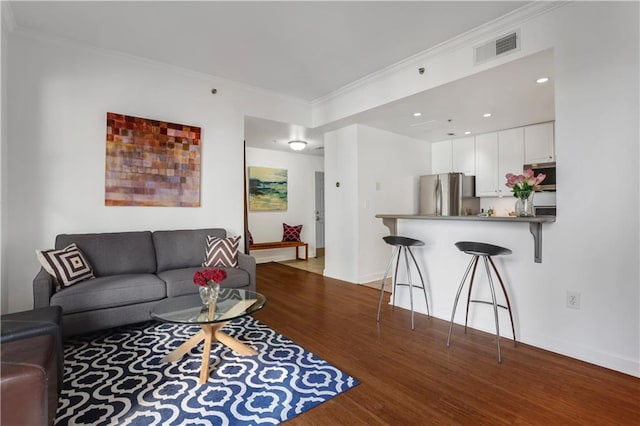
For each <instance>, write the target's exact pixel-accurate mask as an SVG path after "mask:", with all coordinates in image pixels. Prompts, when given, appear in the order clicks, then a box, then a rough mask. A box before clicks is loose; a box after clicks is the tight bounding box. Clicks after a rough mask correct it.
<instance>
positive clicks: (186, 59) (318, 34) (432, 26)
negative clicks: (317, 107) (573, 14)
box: [9, 1, 528, 101]
mask: <svg viewBox="0 0 640 426" xmlns="http://www.w3.org/2000/svg"><path fill="white" fill-rule="evenodd" d="M526 3H528V2H517V1H491V2H485V1H481V2H480V1H468V2H455V1H454V2H446V1H439V2H438V1H433V2H430V1H427V2H424V1H409V2H398V1H386V2H384V1H381V2H369V1H352V2H342V1H333V2H311V1H284V2H270V1H257V2H216V1H195V2H187V1H172V2H170V1H133V2H132V1H105V2H95V1H68V2H57V1H44V2H35V1H33V2H32V1H11V2H9V4H10V6H11V9H12V11H13V15H14V18H15V25H16V26H17V27H19V28H25V29H30V30H34V31H38V32H41V33H44V34H52V35H55V36H58V37H63V38H66V39H71V40H75V41H79V42H82V43H87V44H90V45H94V46H99V47H101V48H105V49H110V50H115V51H120V52H126V53H128V54H131V55H136V56H140V57H145V58H149V59H154V60H157V61H161V62H165V63H169V64H173V65H177V66H180V67H185V68H189V69H192V70H196V71H200V72H203V73H207V74H212V75H216V76H220V77H225V78H228V79H230V80H234V81H239V82H242V83H246V84H249V85H253V86H256V87H261V88H264V89H268V90H272V91H275V92H277V93H281V94H286V95H289V96H292V97H295V98H299V99H304V100H307V101H311V100H313V99H317V98H319V97H322V96H324V95H326V94H328V93H331V92H333V91H335V90H337V89H339V88H340V87H342V86H344V85H346V84H348V83H351V82H353V81H355V80H358V79H360V78H362V77H364V76H366V75H368V74H371V73H373V72H375V71H378V70H380V69H381V68H384V67H386V66H389V65H392V64H394V63H396V62H398V61H400V60H402V59H405V58H407V57H409V56H411V55H414V54H417V53H419V52H421V51H423V50H426V49H429V48H431V47H433V46H435V45H437V44H439V43H442V42H444V41H446V40H449V39H451V38H452V37H454V36H456V35H458V34H461V33H463V32H466V31H469V30H471V29H473V28H475V27H477V26H479V25H481V24H484V23H486V22H488V21H491V20H494V19H496V18H498V17H500V16H502V15H504V14H506V13H508V12H511V11H513V10H515V9H517V8H519V7H521V6H523V5H525V4H526Z"/></svg>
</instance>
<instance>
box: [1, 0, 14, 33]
mask: <svg viewBox="0 0 640 426" xmlns="http://www.w3.org/2000/svg"><path fill="white" fill-rule="evenodd" d="M0 15H2V30H3V31H6V32H8V33H10V32H12V31H13V30H14V29H15V28H16V17H15V15H14V14H13V9H12V8H11V3H10V2H8V1H2V2H0Z"/></svg>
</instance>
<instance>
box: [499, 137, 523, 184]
mask: <svg viewBox="0 0 640 426" xmlns="http://www.w3.org/2000/svg"><path fill="white" fill-rule="evenodd" d="M523 165H524V130H523V128H522V127H519V128H516V129H509V130H502V131H499V132H498V196H503V195H511V190H510V189H509V188H507V187H506V185H505V184H506V183H507V178H506V177H505V175H506V174H507V173H513V174H516V175H519V174H521V173H522V171H523V170H522V166H523Z"/></svg>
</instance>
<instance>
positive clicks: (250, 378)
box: [55, 317, 359, 425]
mask: <svg viewBox="0 0 640 426" xmlns="http://www.w3.org/2000/svg"><path fill="white" fill-rule="evenodd" d="M199 329H200V327H198V326H185V325H179V324H168V323H159V322H147V323H142V324H136V325H130V326H125V327H119V328H114V329H112V330H107V331H104V332H98V333H93V334H90V335H86V336H81V337H78V338H75V339H73V340H67V341H66V342H65V351H64V356H65V368H64V369H65V372H64V383H63V390H62V393H61V395H60V399H59V403H58V411H57V415H56V421H55V424H56V425H84V424H90V425H249V424H278V423H280V422H283V421H285V420H289V419H291V418H293V417H295V416H297V415H298V414H301V413H303V412H305V411H306V410H309V409H310V408H313V407H315V406H316V405H319V404H321V403H323V402H325V401H327V400H329V399H331V398H333V397H334V396H336V395H338V394H340V393H342V392H344V391H346V390H348V389H350V388H352V387H354V386H355V385H357V384H358V383H359V382H358V381H357V380H356V379H354V378H353V377H351V376H349V375H348V374H346V373H344V372H342V371H340V370H339V369H337V368H336V367H334V366H332V365H331V364H329V363H327V362H326V361H324V360H322V359H320V358H318V357H317V356H316V355H314V354H312V353H311V352H308V351H306V350H305V349H304V348H302V347H301V346H298V345H296V344H295V343H293V342H292V341H291V340H289V339H287V338H286V337H284V336H282V335H281V334H279V333H277V332H275V331H273V330H272V329H270V328H269V327H267V326H266V325H264V324H262V323H261V322H259V321H258V320H256V319H254V318H251V317H244V318H240V319H238V320H235V321H233V322H232V323H230V324H228V325H226V326H225V327H224V331H225V333H227V334H229V335H231V336H234V337H236V338H237V339H238V340H240V341H243V342H244V343H247V344H249V345H250V346H252V347H254V348H255V349H256V350H257V351H258V355H257V356H240V355H237V354H235V353H234V352H233V351H232V350H231V349H229V348H227V347H226V346H223V345H222V344H219V343H216V344H214V345H212V348H211V366H212V368H214V369H213V371H212V372H211V374H210V377H209V380H208V382H207V383H206V384H203V385H199V384H198V377H199V372H200V363H201V353H202V343H200V344H199V345H198V346H196V347H195V348H193V349H192V350H191V352H189V353H187V354H186V355H185V356H184V357H183V358H182V359H181V360H179V361H177V362H175V363H162V362H160V360H161V359H162V358H163V357H164V356H165V355H166V354H168V353H169V352H171V351H172V350H173V349H175V348H177V347H178V346H180V344H182V343H183V342H184V341H185V340H187V339H188V338H189V337H191V336H192V335H193V334H195V333H196V332H198V330H199Z"/></svg>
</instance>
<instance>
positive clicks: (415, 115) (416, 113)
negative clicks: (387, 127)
mask: <svg viewBox="0 0 640 426" xmlns="http://www.w3.org/2000/svg"><path fill="white" fill-rule="evenodd" d="M421 115H422V113H421V112H414V113H413V116H414V117H420V116H421Z"/></svg>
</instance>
